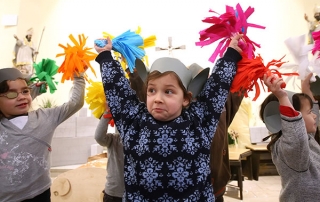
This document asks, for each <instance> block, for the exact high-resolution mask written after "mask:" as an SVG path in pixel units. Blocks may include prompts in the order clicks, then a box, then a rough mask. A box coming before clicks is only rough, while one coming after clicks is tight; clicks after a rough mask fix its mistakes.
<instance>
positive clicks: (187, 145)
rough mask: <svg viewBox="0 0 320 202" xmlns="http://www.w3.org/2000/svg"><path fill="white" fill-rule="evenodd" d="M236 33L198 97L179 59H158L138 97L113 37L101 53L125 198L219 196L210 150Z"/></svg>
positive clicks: (232, 69)
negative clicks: (118, 143)
mask: <svg viewBox="0 0 320 202" xmlns="http://www.w3.org/2000/svg"><path fill="white" fill-rule="evenodd" d="M240 37H241V35H237V36H236V37H235V38H233V40H232V41H231V43H230V48H228V50H227V52H226V53H225V56H224V57H223V58H222V59H220V60H219V61H218V62H217V63H216V67H215V68H214V72H213V73H212V75H211V76H210V77H209V78H208V80H207V83H206V84H205V86H204V88H203V90H202V92H201V93H200V94H199V96H198V97H197V101H195V102H192V103H191V99H192V95H191V93H189V92H187V90H186V89H188V83H189V82H190V80H191V74H190V72H189V70H188V69H187V68H186V66H185V65H183V64H182V63H181V62H180V61H179V60H177V59H174V58H160V59H158V60H156V61H155V62H154V63H153V65H152V67H151V70H150V74H149V76H148V78H147V81H146V85H147V100H146V104H145V103H141V102H139V100H138V98H137V96H136V94H135V92H134V91H133V90H132V89H131V88H130V85H129V82H128V80H127V79H126V78H125V77H124V76H123V71H122V68H121V66H120V64H119V62H117V61H115V60H113V58H112V55H111V52H110V50H111V49H112V42H111V40H110V39H108V43H107V45H106V46H105V47H103V48H99V47H98V46H95V49H96V50H97V52H98V53H99V55H98V56H97V58H96V61H97V62H98V63H99V64H100V68H101V75H102V82H103V84H104V90H105V93H106V97H107V100H108V104H109V107H110V109H111V113H112V115H113V118H114V120H115V123H116V126H117V129H118V130H119V132H120V136H121V139H122V142H123V146H124V154H125V160H124V179H125V199H126V201H214V195H213V189H212V186H211V183H210V168H209V154H210V143H211V140H212V137H213V135H214V132H215V129H216V126H217V123H218V120H219V116H220V114H221V112H222V110H223V107H224V104H225V101H226V98H227V95H228V93H229V89H230V85H231V82H232V80H233V77H234V75H235V73H236V63H237V62H238V61H239V60H240V59H241V55H240V54H239V53H238V52H239V51H241V49H240V48H239V47H238V40H239V38H240Z"/></svg>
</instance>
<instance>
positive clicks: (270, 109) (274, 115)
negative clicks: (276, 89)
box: [263, 90, 295, 133]
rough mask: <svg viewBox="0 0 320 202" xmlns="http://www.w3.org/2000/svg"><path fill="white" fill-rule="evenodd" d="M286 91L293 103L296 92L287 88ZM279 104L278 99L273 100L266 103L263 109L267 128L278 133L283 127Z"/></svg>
mask: <svg viewBox="0 0 320 202" xmlns="http://www.w3.org/2000/svg"><path fill="white" fill-rule="evenodd" d="M286 92H287V94H288V98H289V100H290V102H291V103H292V96H293V95H294V94H295V92H292V91H287V90H286ZM279 106H280V105H279V102H278V101H271V102H269V103H268V104H267V105H266V107H265V108H264V110H263V120H264V123H265V124H266V127H267V129H268V130H269V131H270V132H271V133H277V132H279V131H280V130H281V129H282V127H281V116H280V111H279Z"/></svg>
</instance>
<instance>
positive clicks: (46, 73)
mask: <svg viewBox="0 0 320 202" xmlns="http://www.w3.org/2000/svg"><path fill="white" fill-rule="evenodd" d="M33 68H34V70H35V76H34V77H31V79H30V81H32V82H42V81H44V82H46V83H47V85H48V86H49V90H50V93H54V92H55V91H56V90H57V88H56V85H57V84H58V82H57V81H54V75H55V74H57V72H58V66H57V65H56V62H55V61H54V60H51V59H42V61H41V62H39V63H38V64H36V63H34V64H33ZM45 92H47V89H46V86H45V85H44V86H43V87H42V86H41V89H40V93H45Z"/></svg>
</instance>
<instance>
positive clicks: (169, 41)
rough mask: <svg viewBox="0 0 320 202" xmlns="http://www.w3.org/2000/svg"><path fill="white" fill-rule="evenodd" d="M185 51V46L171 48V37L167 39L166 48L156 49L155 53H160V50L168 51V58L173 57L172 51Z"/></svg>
mask: <svg viewBox="0 0 320 202" xmlns="http://www.w3.org/2000/svg"><path fill="white" fill-rule="evenodd" d="M183 49H186V45H181V46H177V47H173V46H172V37H168V46H167V47H166V48H162V47H156V51H162V50H167V51H169V56H170V57H173V53H172V52H173V50H183Z"/></svg>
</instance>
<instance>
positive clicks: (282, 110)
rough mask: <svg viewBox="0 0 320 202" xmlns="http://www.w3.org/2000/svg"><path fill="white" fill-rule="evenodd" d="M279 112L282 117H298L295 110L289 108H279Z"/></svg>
mask: <svg viewBox="0 0 320 202" xmlns="http://www.w3.org/2000/svg"><path fill="white" fill-rule="evenodd" d="M279 111H280V114H282V115H284V116H288V117H295V116H298V115H299V112H297V111H296V110H294V109H292V108H291V107H288V106H282V105H280V106H279Z"/></svg>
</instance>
